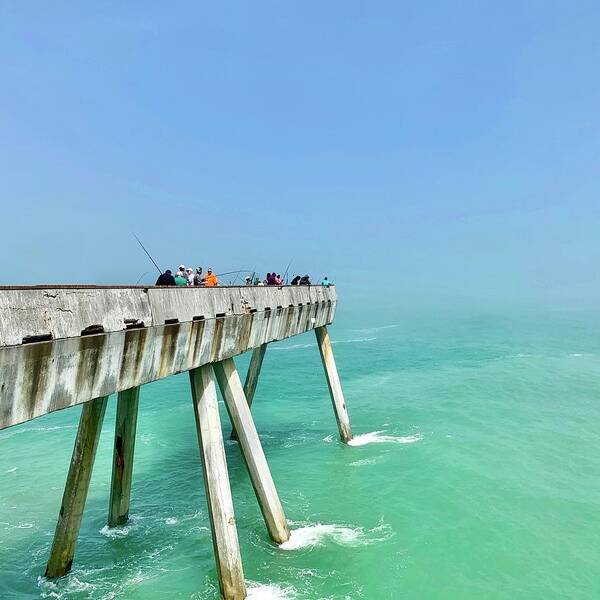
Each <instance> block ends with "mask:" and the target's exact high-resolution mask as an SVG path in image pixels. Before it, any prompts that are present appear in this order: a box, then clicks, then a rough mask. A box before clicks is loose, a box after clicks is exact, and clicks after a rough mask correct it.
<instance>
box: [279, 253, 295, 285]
mask: <svg viewBox="0 0 600 600" xmlns="http://www.w3.org/2000/svg"><path fill="white" fill-rule="evenodd" d="M293 260H294V257H293V256H292V258H290V262H289V263H288V265H287V267H286V268H285V273H284V274H283V277H282V279H283V280H284V281H285V282H286V283H287V276H288V271H289V270H290V266H291V264H292V261H293Z"/></svg>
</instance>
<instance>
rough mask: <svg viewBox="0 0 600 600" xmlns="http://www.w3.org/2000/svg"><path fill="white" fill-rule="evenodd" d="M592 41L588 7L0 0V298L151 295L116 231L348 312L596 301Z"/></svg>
mask: <svg viewBox="0 0 600 600" xmlns="http://www.w3.org/2000/svg"><path fill="white" fill-rule="evenodd" d="M599 31H600V4H598V3H597V2H573V1H569V2H501V3H499V2H461V3H458V2H428V3H416V2H414V3H402V2H351V1H344V2H310V1H304V2H247V3H246V2H244V3H241V2H228V3H211V4H209V3H204V4H201V3H198V2H169V3H164V2H161V3H159V2H127V3H122V2H96V3H92V2H87V3H73V2H68V3H67V2H52V3H42V2H6V1H2V0H0V75H1V82H2V83H1V90H2V92H1V94H0V109H1V110H0V136H1V138H0V139H1V142H0V164H1V165H2V171H1V173H2V178H1V187H0V198H1V207H2V217H3V225H4V226H3V235H2V237H1V242H0V244H1V246H0V247H1V249H2V257H3V260H2V263H1V265H0V282H1V283H39V282H48V281H52V282H98V283H112V282H114V283H127V282H132V281H135V280H137V278H138V277H139V276H140V275H141V274H142V273H143V272H145V271H149V275H148V276H147V277H146V278H145V281H146V282H149V281H153V279H154V277H155V273H153V272H152V266H151V265H149V263H148V261H147V259H146V257H145V256H144V254H143V253H142V252H141V250H140V249H139V248H138V247H137V245H136V243H135V241H134V240H133V238H132V237H131V233H130V232H131V231H135V232H137V233H138V234H139V235H140V236H141V237H142V239H143V240H144V241H145V243H146V244H147V246H148V247H149V249H150V250H151V252H152V253H153V254H154V255H155V256H156V258H157V259H158V260H159V262H160V263H161V264H162V265H164V266H165V267H167V266H170V267H172V268H173V267H176V266H177V264H178V263H179V262H180V261H181V262H184V263H185V264H188V263H194V264H202V265H204V266H207V265H209V264H210V265H212V266H213V267H215V269H216V270H217V271H224V270H230V269H236V268H240V267H248V268H257V269H260V271H267V270H271V269H276V270H279V271H283V270H284V269H285V265H286V264H287V262H288V260H289V259H290V258H291V257H292V256H293V257H294V265H293V267H292V269H293V270H295V269H297V270H300V271H302V272H310V273H312V274H313V275H314V276H317V277H319V276H321V275H323V274H325V273H326V274H327V275H329V276H330V278H331V279H333V280H335V281H337V283H338V284H339V286H340V291H343V293H344V294H345V296H346V297H347V298H349V299H355V300H360V299H361V298H364V297H365V293H364V290H365V285H368V286H369V287H371V286H376V287H378V288H379V289H380V290H381V291H382V294H383V295H384V297H385V298H386V299H387V300H388V301H389V302H391V303H394V302H398V303H399V304H416V305H427V304H440V303H445V302H450V303H455V302H464V303H469V304H471V303H473V304H481V305H486V304H491V303H499V304H532V303H534V304H535V303H537V302H543V303H544V304H546V305H547V304H549V305H551V306H553V305H556V306H571V305H577V304H588V305H589V304H595V303H596V301H597V298H598V293H599V291H600V279H599V276H598V259H599V254H600V194H599V192H600V183H599V176H600V76H599V75H598V73H599V71H600V67H599V65H600V35H599V33H598V32H599ZM359 286H360V287H361V288H362V291H361V290H359V289H358V288H359Z"/></svg>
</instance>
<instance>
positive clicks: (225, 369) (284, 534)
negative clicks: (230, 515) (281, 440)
mask: <svg viewBox="0 0 600 600" xmlns="http://www.w3.org/2000/svg"><path fill="white" fill-rule="evenodd" d="M213 369H214V371H215V375H216V376H217V381H218V382H219V387H220V388H221V393H222V394H223V398H224V399H225V404H226V405H227V410H228V411H229V417H230V418H231V423H232V425H233V427H234V429H235V431H236V432H237V435H238V439H239V442H240V448H241V450H242V455H243V457H244V460H245V461H246V466H247V467H248V472H249V473H250V479H251V481H252V486H253V487H254V492H255V494H256V498H257V500H258V504H259V506H260V510H261V511H262V514H263V517H264V519H265V523H266V525H267V530H268V531H269V535H270V536H271V539H272V540H273V541H274V542H276V543H277V544H282V543H283V542H285V541H287V540H288V539H289V537H290V530H289V527H288V524H287V521H286V518H285V514H284V513H283V508H282V506H281V502H280V501H279V496H278V495H277V490H276V489H275V484H274V483H273V478H272V477H271V471H270V470H269V465H268V464H267V459H266V457H265V453H264V451H263V448H262V445H261V443H260V439H259V437H258V433H257V431H256V427H255V425H254V421H253V420H252V414H251V412H250V406H249V404H250V402H249V401H248V400H247V399H246V396H245V394H244V389H243V388H242V382H241V381H240V376H239V375H238V372H237V369H236V368H235V362H234V361H233V358H227V359H225V360H223V361H221V362H217V363H214V364H213Z"/></svg>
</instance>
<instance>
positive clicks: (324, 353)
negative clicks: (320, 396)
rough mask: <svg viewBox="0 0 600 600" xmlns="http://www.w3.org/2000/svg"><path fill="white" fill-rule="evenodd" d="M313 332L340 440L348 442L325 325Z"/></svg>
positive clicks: (345, 413) (346, 419) (347, 422)
mask: <svg viewBox="0 0 600 600" xmlns="http://www.w3.org/2000/svg"><path fill="white" fill-rule="evenodd" d="M315 334H316V336H317V343H318V345H319V352H320V353H321V360H322V362H323V368H324V369H325V376H326V377H327V385H328V386H329V394H330V395H331V402H332V404H333V412H334V413H335V418H336V420H337V425H338V429H339V431H340V439H341V440H342V442H349V441H350V440H351V439H352V431H351V429H350V418H349V417H348V411H347V409H346V402H345V400H344V392H343V391H342V384H341V383H340V378H339V376H338V372H337V367H336V366H335V359H334V358H333V348H332V347H331V341H330V340H329V332H328V331H327V327H325V325H323V327H317V328H316V329H315Z"/></svg>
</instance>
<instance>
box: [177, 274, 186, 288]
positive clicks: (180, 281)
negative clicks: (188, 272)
mask: <svg viewBox="0 0 600 600" xmlns="http://www.w3.org/2000/svg"><path fill="white" fill-rule="evenodd" d="M187 284H188V280H187V277H186V276H185V271H184V272H183V273H181V271H177V274H176V275H175V285H176V286H178V287H184V286H187Z"/></svg>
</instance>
